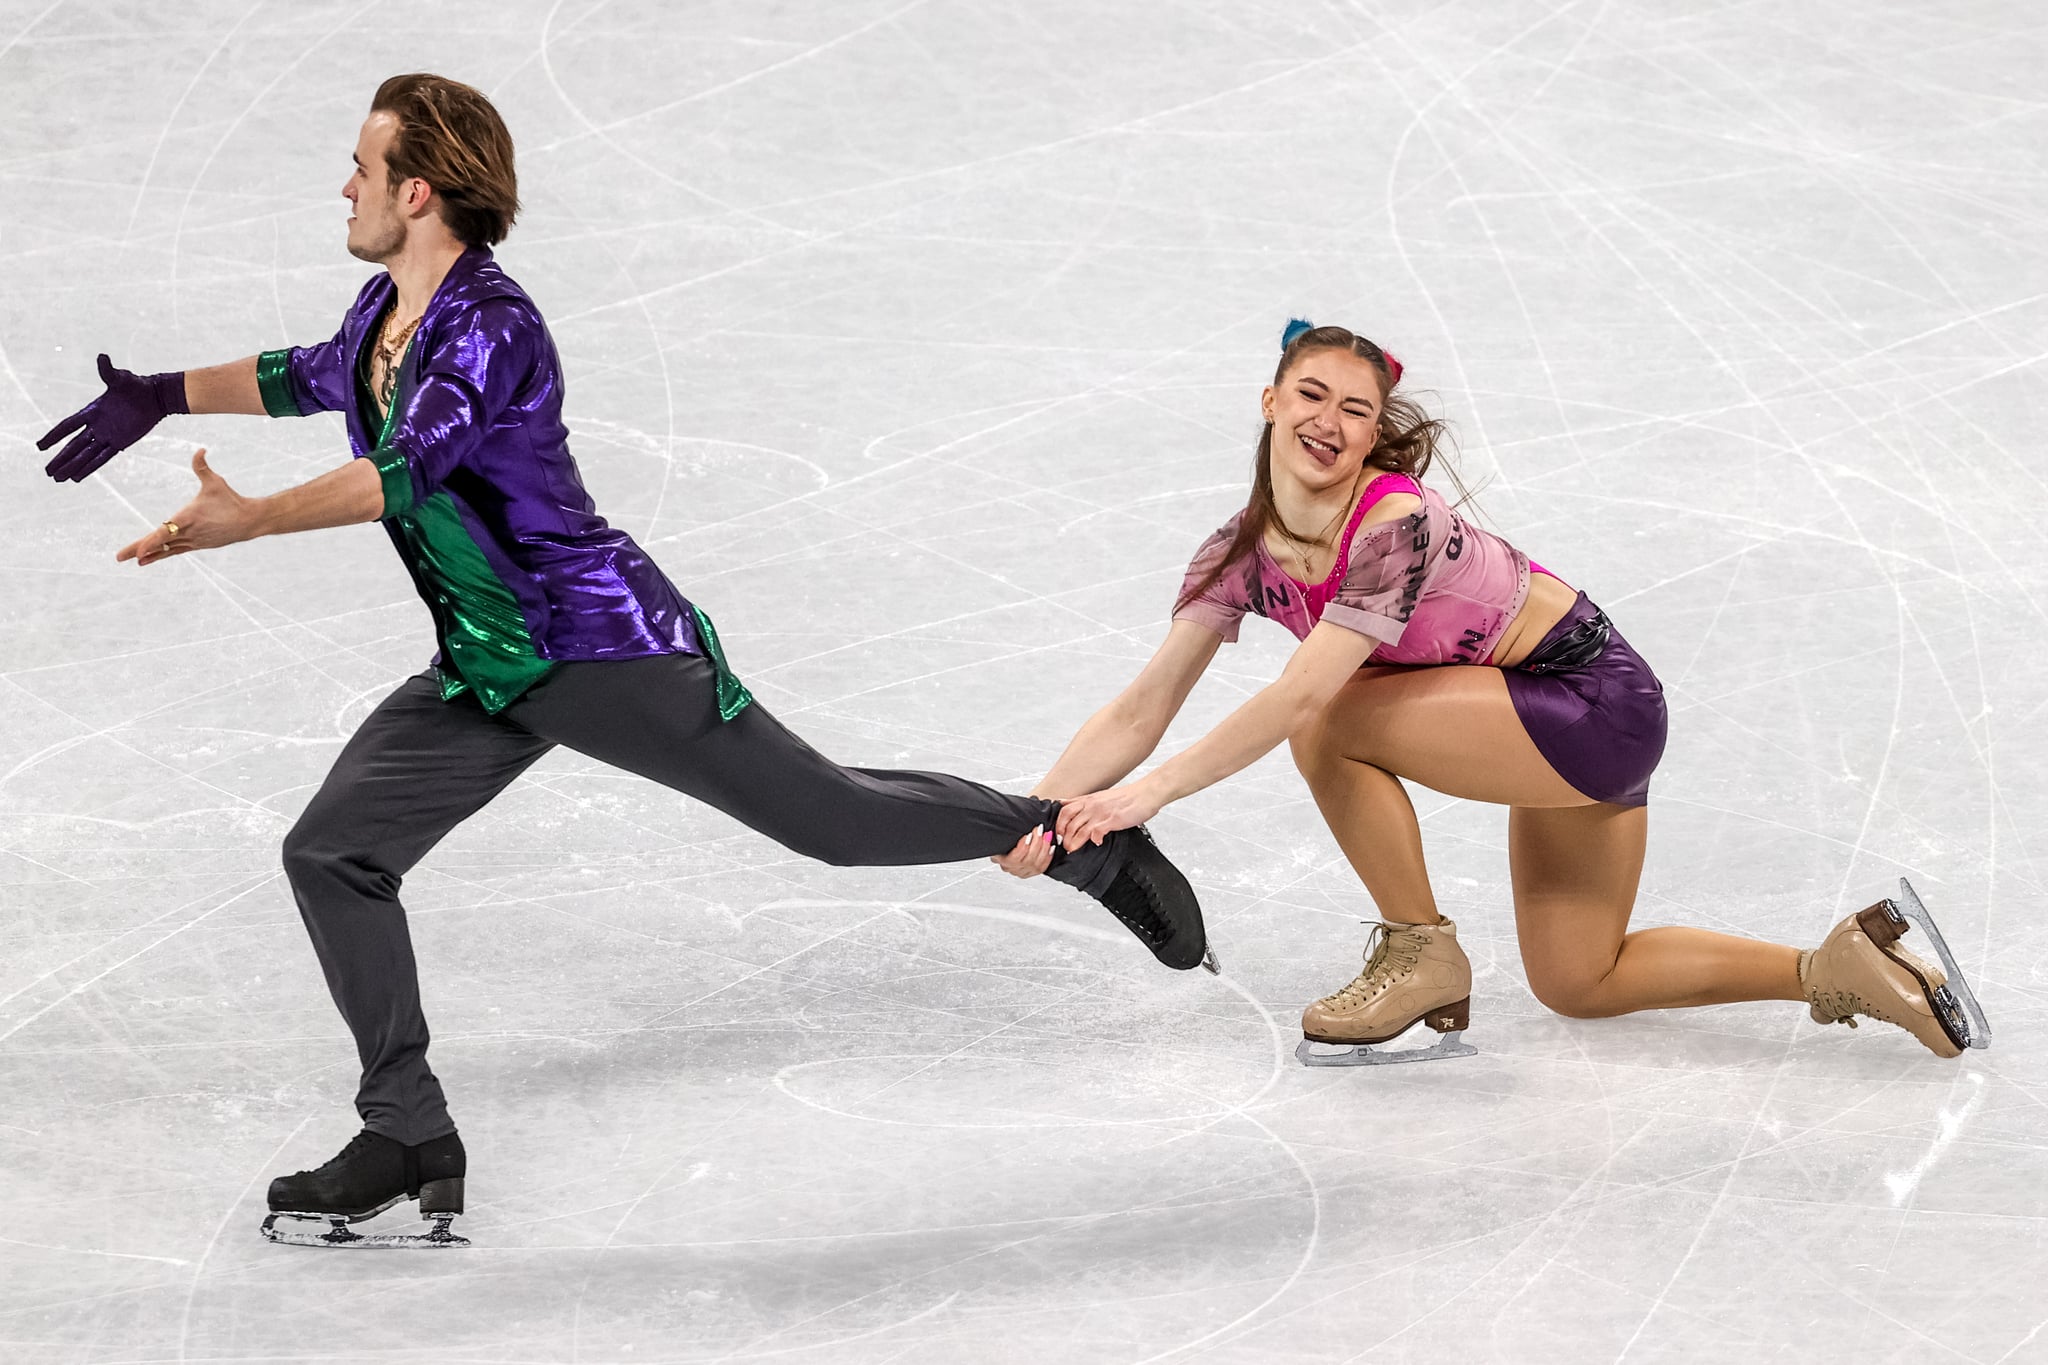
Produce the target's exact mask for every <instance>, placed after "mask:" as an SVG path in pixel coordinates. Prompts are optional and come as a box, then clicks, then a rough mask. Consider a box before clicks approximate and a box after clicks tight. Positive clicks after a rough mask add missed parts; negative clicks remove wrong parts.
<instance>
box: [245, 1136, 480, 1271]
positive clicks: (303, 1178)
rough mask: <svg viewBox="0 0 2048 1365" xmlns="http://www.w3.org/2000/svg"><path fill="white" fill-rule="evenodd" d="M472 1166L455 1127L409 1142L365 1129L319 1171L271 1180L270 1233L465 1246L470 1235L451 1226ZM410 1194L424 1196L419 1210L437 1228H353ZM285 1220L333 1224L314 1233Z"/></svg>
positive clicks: (328, 1242)
mask: <svg viewBox="0 0 2048 1365" xmlns="http://www.w3.org/2000/svg"><path fill="white" fill-rule="evenodd" d="M465 1167H466V1162H465V1158H464V1155H463V1151H462V1139H461V1138H460V1137H458V1136H457V1135H456V1134H454V1133H450V1134H448V1135H447V1136H446V1137H438V1138H434V1139H433V1140H432V1141H429V1142H422V1143H419V1144H417V1145H416V1146H412V1147H408V1146H406V1145H405V1144H404V1143H402V1142H399V1141H396V1140H395V1139H392V1138H388V1137H385V1136H384V1135H383V1134H381V1133H372V1132H369V1131H368V1130H365V1131H363V1132H360V1133H357V1134H356V1135H355V1137H353V1138H351V1139H350V1140H349V1144H348V1146H346V1147H344V1148H342V1149H341V1152H340V1154H339V1155H337V1156H336V1157H335V1158H334V1159H333V1160H332V1161H329V1162H328V1163H327V1164H326V1165H324V1166H321V1167H319V1168H318V1169H317V1170H311V1171H300V1172H299V1173H298V1174H296V1175H281V1176H279V1177H278V1178H277V1179H275V1180H273V1181H271V1182H270V1216H269V1217H268V1218H265V1219H264V1220H263V1235H264V1236H265V1237H266V1238H268V1239H269V1240H271V1241H273V1242H283V1243H284V1244H286V1245H287V1246H301V1247H466V1246H468V1245H469V1239H468V1238H467V1237H458V1236H457V1235H456V1234H454V1233H452V1232H450V1231H449V1230H448V1225H449V1224H450V1223H452V1222H454V1221H455V1216H456V1215H457V1214H459V1213H461V1212H462V1179H463V1173H464V1170H465ZM407 1199H417V1200H419V1201H420V1217H422V1218H425V1219H429V1220H431V1221H432V1222H433V1224H434V1229H433V1231H431V1232H420V1233H371V1234H367V1235H366V1234H363V1233H359V1232H356V1231H354V1230H352V1229H351V1228H350V1227H349V1224H351V1223H360V1222H362V1221H363V1220H364V1219H366V1218H374V1217H376V1216H377V1215H378V1214H380V1213H382V1212H384V1210H386V1209H388V1208H390V1207H391V1206H392V1205H394V1204H398V1203H401V1202H403V1201H405V1200H407ZM279 1219H285V1220H288V1221H289V1222H306V1223H322V1222H324V1223H327V1224H328V1225H329V1227H328V1229H327V1231H325V1232H321V1233H314V1232H309V1231H302V1230H300V1229H297V1228H292V1227H279V1226H278V1220H279Z"/></svg>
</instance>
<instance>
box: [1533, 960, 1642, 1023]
mask: <svg viewBox="0 0 2048 1365" xmlns="http://www.w3.org/2000/svg"><path fill="white" fill-rule="evenodd" d="M1610 970H1611V969H1610ZM1607 977H1608V973H1607V972H1601V973H1599V974H1597V975H1595V974H1593V973H1589V972H1587V973H1582V972H1571V973H1542V972H1531V973H1530V974H1529V989H1530V990H1531V991H1533V992H1535V995H1536V999H1537V1000H1538V1001H1540V1002H1542V1005H1543V1007H1544V1008H1545V1009H1547V1010H1549V1011H1551V1012H1552V1013H1553V1014H1561V1015H1563V1016H1564V1017H1565V1018H1567V1019H1606V1018H1609V1017H1610V1016H1612V1015H1615V1014H1620V1013H1624V1011H1622V1010H1618V1009H1616V1008H1614V1005H1613V1002H1612V998H1611V996H1610V994H1609V992H1608V990H1607Z"/></svg>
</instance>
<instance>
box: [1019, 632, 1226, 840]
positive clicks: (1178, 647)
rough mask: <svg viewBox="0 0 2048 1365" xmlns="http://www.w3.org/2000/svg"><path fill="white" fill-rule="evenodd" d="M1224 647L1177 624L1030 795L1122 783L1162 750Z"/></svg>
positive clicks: (1210, 635) (1067, 793) (1058, 795)
mask: <svg viewBox="0 0 2048 1365" xmlns="http://www.w3.org/2000/svg"><path fill="white" fill-rule="evenodd" d="M1222 643H1223V637H1221V636H1220V635H1218V634H1217V633H1216V632H1215V631H1213V630H1210V629H1208V628H1207V627H1206V626H1198V625H1196V624H1195V623H1194V622H1192V621H1175V622H1174V623H1173V628H1172V629H1171V630H1169V631H1168V632H1167V635H1166V639H1165V641H1164V642H1163V643H1162V644H1161V645H1160V646H1159V648H1158V650H1157V651H1156V652H1155V653H1154V654H1153V655H1152V657H1151V659H1150V660H1148V661H1147V662H1146V664H1145V667H1144V668H1143V669H1142V670H1140V671H1139V673H1138V676H1137V677H1135V678H1133V679H1132V680H1131V682H1130V685H1129V686H1127V687H1125V688H1124V690H1123V691H1121V692H1119V693H1117V694H1116V696H1115V698H1114V699H1112V700H1111V701H1110V702H1109V704H1108V705H1106V706H1104V707H1103V708H1102V709H1101V710H1100V711H1097V712H1096V713H1095V714H1094V715H1092V716H1090V717H1089V718H1088V722H1087V724H1085V725H1083V726H1082V727H1081V728H1080V729H1079V730H1077V731H1076V732H1075V733H1074V737H1073V738H1072V739H1071V740H1069V741H1067V747H1066V751H1065V752H1064V753H1062V754H1061V755H1060V758H1059V762H1057V763H1055V764H1053V765H1052V771H1050V772H1048V773H1047V774H1046V775H1045V777H1044V778H1043V779H1042V780H1040V782H1039V783H1038V785H1037V786H1036V787H1034V788H1032V790H1031V794H1032V795H1033V796H1043V797H1048V798H1051V799H1053V800H1056V801H1063V800H1065V799H1067V798H1068V797H1073V796H1080V795H1082V794H1083V793H1086V792H1092V791H1100V790H1102V789H1103V788H1104V787H1110V786H1114V785H1116V784H1117V783H1118V782H1121V781H1123V780H1124V778H1126V777H1128V776H1129V775H1130V772H1131V770H1132V769H1133V768H1135V767H1137V766H1138V765H1139V764H1140V763H1143V762H1144V761H1145V760H1146V759H1148V758H1150V757H1151V756H1152V751H1153V750H1154V749H1156V748H1158V747H1159V737H1160V736H1161V735H1164V734H1165V733H1166V727H1167V726H1169V725H1171V724H1172V723H1173V718H1174V717H1175V716H1177V715H1179V714H1180V708H1181V707H1182V706H1183V705H1184V704H1185V703H1186V702H1187V699H1188V693H1190V692H1192V691H1193V690H1194V687H1195V684H1196V683H1197V682H1198V681H1200V679H1201V677H1202V673H1203V671H1204V670H1205V669H1207V668H1208V667H1209V661H1210V660H1211V659H1213V658H1215V657H1216V647H1217V646H1218V645H1220V644H1222Z"/></svg>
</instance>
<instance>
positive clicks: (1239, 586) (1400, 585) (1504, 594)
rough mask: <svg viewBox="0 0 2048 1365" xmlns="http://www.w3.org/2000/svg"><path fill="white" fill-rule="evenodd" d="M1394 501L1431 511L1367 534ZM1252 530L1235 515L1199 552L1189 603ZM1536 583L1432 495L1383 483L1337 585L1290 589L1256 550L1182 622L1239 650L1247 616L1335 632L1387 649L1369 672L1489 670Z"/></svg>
mask: <svg viewBox="0 0 2048 1365" xmlns="http://www.w3.org/2000/svg"><path fill="white" fill-rule="evenodd" d="M1394 493H1412V494H1414V495H1415V496H1416V497H1419V498H1421V499H1422V506H1421V507H1420V508H1419V509H1417V510H1416V511H1414V512H1412V513H1410V514H1409V515H1407V516H1405V517H1400V518H1397V519H1395V520H1393V521H1385V522H1381V523H1379V524H1378V525H1376V526H1369V527H1365V528H1364V529H1362V530H1361V529H1360V526H1359V523H1360V522H1362V521H1363V520H1364V519H1365V514H1366V512H1367V511H1369V510H1370V509H1371V508H1372V506H1373V504H1374V503H1377V502H1378V501H1379V500H1380V499H1381V498H1384V497H1387V496H1388V495H1390V494H1394ZM1243 518H1244V513H1242V512H1240V513H1238V514H1237V515H1236V516H1234V517H1232V518H1231V519H1230V520H1229V521H1227V522H1225V523H1224V524H1223V525H1222V526H1221V527H1220V528H1218V530H1217V531H1216V532H1215V534H1213V535H1211V536H1210V537H1209V538H1208V539H1207V540H1205V541H1203V542H1202V545H1201V548H1200V549H1198V550H1197V551H1195V557H1194V560H1193V562H1192V563H1190V564H1189V565H1188V571H1187V576H1186V577H1185V578H1184V579H1182V581H1181V595H1182V596H1185V595H1186V593H1187V591H1188V589H1190V588H1192V587H1193V586H1194V585H1195V584H1196V583H1197V582H1199V581H1200V580H1201V578H1202V577H1203V576H1204V575H1205V574H1207V572H1208V571H1209V568H1210V566H1211V565H1213V564H1215V563H1216V561H1217V560H1218V559H1220V558H1221V557H1222V556H1223V554H1224V552H1225V551H1226V550H1228V549H1229V548H1230V542H1231V539H1232V538H1233V537H1234V536H1236V534H1237V528H1238V523H1239V522H1241V521H1242V520H1243ZM1532 571H1533V572H1536V573H1543V572H1545V570H1543V569H1542V568H1541V567H1540V566H1537V565H1532V564H1530V562H1529V557H1528V556H1527V555H1525V554H1523V553H1522V552H1521V551H1520V550H1517V549H1516V548H1515V547H1514V546H1512V545H1510V544H1508V543H1507V542H1506V541H1505V540H1502V539H1501V538H1500V537H1499V536H1497V535H1495V534H1493V533H1492V532H1491V531H1487V530H1483V529H1482V528H1480V527H1477V526H1474V525H1472V524H1471V523H1470V522H1468V521H1466V520H1465V519H1464V518H1463V517H1461V516H1459V515H1458V514H1457V512H1456V511H1454V510H1453V509H1452V508H1451V506H1450V504H1449V503H1447V502H1445V501H1444V499H1443V497H1442V495H1441V494H1439V493H1437V492H1436V491H1435V490H1433V489H1431V488H1428V487H1426V486H1424V485H1422V484H1420V483H1417V482H1416V481H1415V480H1414V479H1411V478H1409V477H1408V476H1407V475H1405V474H1382V475H1380V476H1379V477H1378V478H1376V479H1374V480H1373V481H1372V483H1370V484H1369V485H1367V487H1366V490H1365V495H1364V496H1363V497H1361V498H1360V499H1359V500H1358V510H1357V511H1355V512H1353V513H1352V514H1351V521H1350V523H1349V524H1348V525H1346V526H1345V528H1344V538H1343V540H1342V541H1341V542H1340V543H1339V545H1338V550H1337V562H1336V564H1335V565H1333V566H1332V567H1331V569H1330V576H1329V577H1328V578H1326V579H1324V580H1323V581H1322V582H1320V583H1303V582H1301V581H1299V580H1298V579H1295V578H1293V577H1291V576H1290V575H1289V574H1288V573H1287V571H1286V570H1284V569H1282V568H1281V567H1280V565H1279V564H1278V563H1277V562H1275V560H1274V559H1273V556H1272V555H1271V554H1270V553H1269V552H1268V551H1267V549H1266V547H1265V545H1264V543H1259V544H1256V545H1254V546H1253V548H1252V553H1251V554H1250V556H1248V557H1247V558H1246V559H1245V560H1243V561H1240V562H1239V563H1237V564H1233V565H1231V566H1230V567H1228V568H1226V569H1225V570H1224V571H1223V574H1222V576H1221V577H1220V578H1218V579H1217V580H1216V581H1215V582H1214V583H1212V584H1211V585H1210V586H1209V587H1208V588H1207V589H1206V590H1205V591H1203V593H1202V594H1201V595H1200V596H1199V597H1196V598H1194V599H1193V600H1191V601H1189V602H1188V603H1187V604H1186V605H1185V606H1182V607H1180V608H1178V609H1177V610H1175V612H1174V613H1173V617H1174V619H1175V620H1176V621H1193V622H1195V623H1196V624H1198V625H1203V626H1207V627H1208V628H1209V629H1211V630H1213V631H1215V632H1216V633H1217V634H1218V635H1221V636H1222V637H1223V638H1224V639H1225V640H1226V641H1232V640H1236V639H1237V629H1238V624H1239V623H1240V622H1241V621H1243V619H1244V614H1245V613H1246V612H1254V613H1256V614H1257V615H1260V616H1264V617H1267V618H1269V619H1271V620H1274V621H1277V622H1279V623H1280V624H1281V625H1283V626H1285V627H1287V629H1289V630H1291V631H1293V632H1294V634H1295V636H1296V638H1298V639H1307V638H1308V633H1309V632H1310V631H1311V630H1313V629H1315V626H1316V623H1317V622H1318V621H1328V622H1330V623H1331V624H1332V625H1338V626H1343V627H1344V628H1345V629H1347V630H1355V631H1357V632H1358V633H1359V634H1361V635H1369V636H1371V637H1372V638H1373V639H1375V640H1377V641H1379V644H1378V645H1377V646H1376V647H1375V648H1374V649H1373V652H1372V654H1371V655H1370V656H1369V662H1372V663H1376V664H1469V663H1485V662H1486V661H1487V659H1488V658H1489V657H1490V656H1491V655H1492V652H1493V647H1494V645H1495V643H1497V642H1498V641H1499V639H1500V636H1501V632H1502V631H1504V630H1506V629H1507V628H1508V623H1509V622H1511V621H1513V620H1514V619H1515V613H1516V612H1518V611H1520V610H1521V609H1522V603H1523V602H1524V601H1526V600H1527V599H1528V596H1529V575H1530V573H1531V572H1532Z"/></svg>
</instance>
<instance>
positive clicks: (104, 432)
mask: <svg viewBox="0 0 2048 1365" xmlns="http://www.w3.org/2000/svg"><path fill="white" fill-rule="evenodd" d="M100 378H101V379H103V380H105V381H106V385H107V391H106V392H105V393H103V394H101V395H100V396H99V397H97V398H95V399H93V400H92V401H91V402H90V403H87V404H86V405H85V406H84V407H82V408H80V409H79V410H78V411H77V412H74V413H72V414H71V415H70V416H69V417H66V418H65V419H64V420H63V421H61V422H59V423H57V425H56V426H54V427H51V428H50V431H49V434H48V435H46V436H44V437H43V439H42V440H40V441H37V442H36V449H37V450H48V449H49V448H50V447H51V446H53V445H55V444H57V442H59V441H61V440H63V439H64V438H65V437H66V436H71V433H72V432H74V431H76V432H78V434H77V435H76V436H72V437H71V444H69V445H67V446H65V447H64V448H63V449H62V450H60V451H58V452H57V455H56V458H55V459H53V460H51V461H50V462H49V463H48V464H46V465H44V466H43V472H44V473H45V474H48V475H49V476H50V477H51V478H53V479H55V480H56V481H57V482H59V483H66V482H69V483H77V482H78V481H79V480H80V479H83V478H84V477H85V476H86V475H88V474H90V473H92V472H93V471H94V470H95V469H98V468H99V467H100V466H101V465H103V464H105V463H106V462H107V461H108V460H111V459H113V458H114V457H115V456H116V455H118V454H120V453H121V452H122V451H124V450H126V449H127V448H128V447H129V446H132V445H134V444H135V443H136V442H137V441H139V440H141V439H142V438H143V437H145V436H147V435H149V433H150V429H151V428H152V427H154V426H155V425H156V424H157V423H158V422H161V421H163V420H164V418H166V417H168V416H170V415H171V414H172V413H174V412H178V413H183V412H189V411H191V409H189V408H187V407H186V406H185V372H184V371H183V370H173V371H171V372H170V373H169V374H130V373H128V371H126V370H117V369H115V368H114V362H113V361H111V360H109V359H107V358H106V356H105V355H104V354H103V355H101V356H100ZM81 428H82V429H81Z"/></svg>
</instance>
